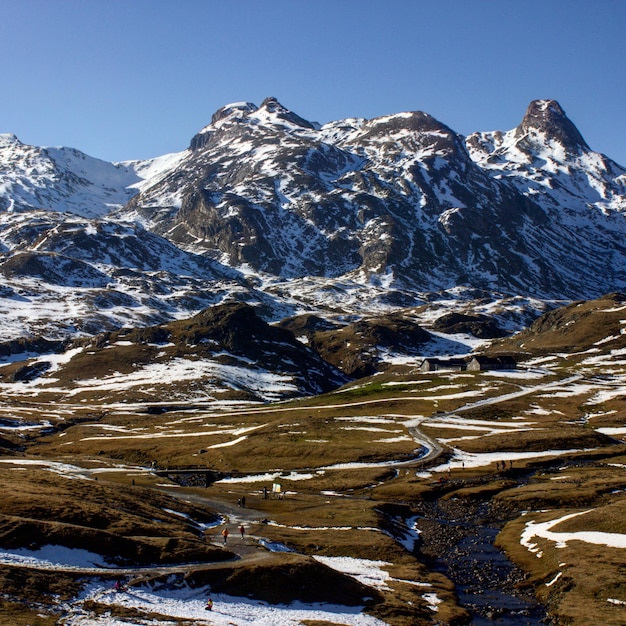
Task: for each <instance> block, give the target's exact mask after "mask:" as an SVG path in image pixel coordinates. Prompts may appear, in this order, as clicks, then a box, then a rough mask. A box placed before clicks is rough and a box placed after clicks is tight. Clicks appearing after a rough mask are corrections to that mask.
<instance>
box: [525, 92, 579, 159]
mask: <svg viewBox="0 0 626 626" xmlns="http://www.w3.org/2000/svg"><path fill="white" fill-rule="evenodd" d="M531 133H541V134H543V135H544V136H545V137H547V138H549V139H555V140H556V141H558V142H559V143H560V144H561V145H563V146H564V147H565V148H566V149H567V150H568V151H569V152H571V153H579V152H582V151H589V150H590V148H589V146H588V145H587V142H586V141H585V140H584V139H583V136H582V135H581V134H580V131H579V130H578V128H576V126H575V125H574V124H573V122H572V121H571V120H570V119H569V118H568V117H567V115H566V114H565V111H564V110H563V108H562V107H561V105H560V104H559V103H558V102H557V101H556V100H533V101H532V102H531V103H530V105H529V106H528V109H527V110H526V114H525V115H524V118H523V120H522V122H521V124H520V125H519V126H518V127H517V128H516V130H515V136H516V137H517V138H518V139H519V138H522V137H524V136H527V135H528V134H531Z"/></svg>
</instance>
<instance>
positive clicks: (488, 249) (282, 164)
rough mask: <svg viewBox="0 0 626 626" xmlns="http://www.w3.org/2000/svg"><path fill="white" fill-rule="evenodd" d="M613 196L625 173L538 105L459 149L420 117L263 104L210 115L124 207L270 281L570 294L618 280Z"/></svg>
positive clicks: (618, 213) (456, 140) (551, 105)
mask: <svg viewBox="0 0 626 626" xmlns="http://www.w3.org/2000/svg"><path fill="white" fill-rule="evenodd" d="M625 202H626V174H625V170H624V169H623V168H621V167H620V166H618V165H617V164H616V163H614V162H612V161H611V160H610V159H608V158H606V157H604V156H603V155H600V154H597V153H594V152H593V151H591V150H590V149H589V147H588V146H587V144H586V143H585V141H584V140H583V138H582V136H581V135H580V133H579V132H578V130H577V129H576V128H575V126H574V125H573V124H572V122H571V121H570V120H568V119H567V117H566V116H565V113H564V112H563V110H562V109H561V108H560V106H559V105H558V103H556V102H553V101H537V102H533V103H532V104H531V105H530V107H529V109H528V112H527V114H526V115H525V117H524V120H523V121H522V123H521V124H520V126H519V127H518V128H516V129H515V130H513V131H510V132H509V133H483V134H474V135H471V136H470V137H468V138H467V139H465V138H463V137H461V136H460V135H458V134H457V133H455V132H454V131H452V130H451V129H450V128H448V127H447V126H445V125H444V124H442V123H440V122H438V121H437V120H436V119H434V118H433V117H431V116H429V115H427V114H425V113H421V112H413V113H400V114H397V115H391V116H386V117H382V118H377V119H373V120H360V119H359V120H357V119H354V120H342V121H340V122H333V123H330V124H327V125H325V126H322V127H319V126H318V125H315V124H312V123H310V122H306V121H304V120H302V119H301V118H299V117H298V116H296V115H295V114H293V113H291V112H290V111H288V110H287V109H285V108H284V107H283V106H282V105H280V104H279V103H278V102H277V101H276V100H275V99H272V98H269V99H267V100H266V101H265V102H263V104H262V105H261V106H260V107H259V108H257V107H255V106H254V105H251V104H249V103H241V104H236V105H230V106H228V107H224V108H223V109H221V110H220V111H218V112H217V113H216V114H215V115H214V117H213V120H212V122H211V124H209V125H208V126H207V127H205V128H204V129H202V130H201V131H200V133H198V134H197V135H196V136H195V137H194V138H193V140H192V142H191V147H190V149H189V151H188V153H187V155H185V156H184V157H183V158H181V160H180V162H179V163H178V166H177V167H176V168H174V169H173V170H171V171H170V172H169V173H168V174H167V175H165V176H163V177H162V178H161V180H160V181H158V182H157V183H156V184H154V185H149V184H147V185H145V186H144V190H143V191H142V192H141V193H139V194H138V195H137V196H135V197H134V198H133V199H132V200H131V201H130V202H129V204H128V205H127V206H126V208H125V209H124V212H125V215H130V216H133V217H137V216H140V217H141V218H142V219H143V220H145V221H146V223H147V224H148V225H149V227H150V228H151V229H153V230H155V231H156V232H159V233H161V234H164V235H166V236H167V237H169V238H171V239H172V240H173V241H175V242H176V243H178V244H179V245H183V246H189V247H190V248H191V249H194V250H198V249H203V250H207V251H211V252H212V253H213V254H215V255H219V257H220V258H221V259H222V261H223V262H225V263H227V264H229V265H234V266H241V265H246V266H249V267H251V268H252V269H253V270H254V271H257V272H267V273H270V274H273V275H278V276H281V277H285V278H300V277H304V276H310V275H313V276H326V277H337V276H348V277H350V278H353V279H356V280H357V281H359V282H373V283H378V282H380V281H381V280H384V281H386V282H387V283H388V284H392V283H393V284H394V285H395V286H396V287H401V288H407V287H408V288H409V289H414V290H415V289H416V290H419V291H435V290H441V289H449V288H451V287H454V286H456V285H459V284H464V285H470V286H473V287H480V288H483V289H488V290H494V289H497V290H499V291H505V292H513V293H525V294H529V293H533V294H534V295H540V296H543V297H553V298H554V297H570V298H571V297H580V296H582V295H594V294H598V293H601V292H606V291H609V290H612V289H619V288H622V287H623V286H624V285H625V284H626V272H625V269H626V256H625V250H624V248H623V245H622V242H623V239H624V234H625V232H626V231H625V226H626V223H625V222H624V215H623V210H624V207H625ZM129 210H130V211H131V213H130V214H129V213H127V212H128V211H129ZM581 251H582V252H583V254H581ZM607 261H608V263H607ZM600 268H603V271H602V272H601V279H600V280H598V278H599V275H598V274H599V269H600Z"/></svg>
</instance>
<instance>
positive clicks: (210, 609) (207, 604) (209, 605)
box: [204, 598, 213, 611]
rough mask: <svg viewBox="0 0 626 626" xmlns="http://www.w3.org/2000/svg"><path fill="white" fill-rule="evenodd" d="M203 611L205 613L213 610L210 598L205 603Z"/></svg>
mask: <svg viewBox="0 0 626 626" xmlns="http://www.w3.org/2000/svg"><path fill="white" fill-rule="evenodd" d="M204 609H205V610H206V611H212V610H213V600H211V598H209V599H208V600H207V601H206V606H205V607H204Z"/></svg>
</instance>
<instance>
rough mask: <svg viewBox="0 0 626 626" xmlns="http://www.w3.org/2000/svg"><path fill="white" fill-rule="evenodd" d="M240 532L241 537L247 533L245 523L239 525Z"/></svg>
mask: <svg viewBox="0 0 626 626" xmlns="http://www.w3.org/2000/svg"><path fill="white" fill-rule="evenodd" d="M239 532H240V533H241V538H242V539H243V536H244V535H245V534H246V529H245V528H244V527H243V524H242V525H241V526H240V527H239Z"/></svg>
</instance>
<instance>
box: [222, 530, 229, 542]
mask: <svg viewBox="0 0 626 626" xmlns="http://www.w3.org/2000/svg"><path fill="white" fill-rule="evenodd" d="M222 537H224V545H227V544H228V528H224V530H223V531H222Z"/></svg>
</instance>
